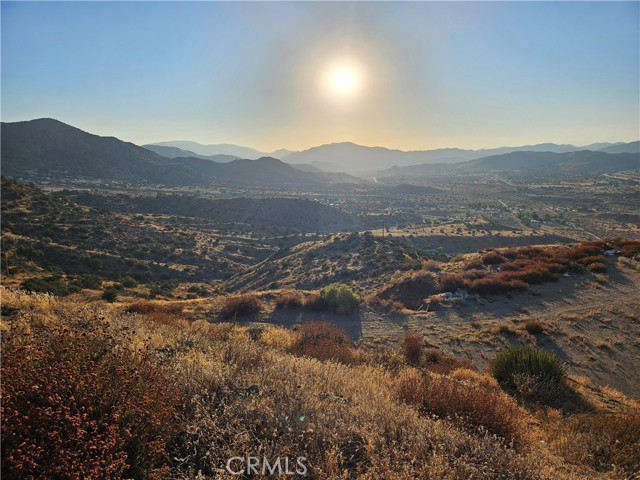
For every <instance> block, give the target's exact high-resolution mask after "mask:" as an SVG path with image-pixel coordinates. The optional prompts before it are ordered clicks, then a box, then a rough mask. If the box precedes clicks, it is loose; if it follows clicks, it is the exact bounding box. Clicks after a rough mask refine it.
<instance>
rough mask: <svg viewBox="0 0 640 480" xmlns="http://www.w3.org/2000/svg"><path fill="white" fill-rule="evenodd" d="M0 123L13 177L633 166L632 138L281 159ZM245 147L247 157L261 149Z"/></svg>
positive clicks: (294, 177) (276, 178)
mask: <svg viewBox="0 0 640 480" xmlns="http://www.w3.org/2000/svg"><path fill="white" fill-rule="evenodd" d="M1 128H2V173H3V174H4V175H7V176H11V177H16V178H20V177H27V178H29V177H47V176H50V177H56V176H63V177H67V178H78V177H87V178H95V179H117V180H127V181H138V182H145V183H151V184H165V185H197V186H206V185H211V184H212V183H215V182H218V181H225V182H234V183H239V184H266V185H291V186H295V185H323V184H324V185H328V184H356V183H361V182H363V180H362V179H360V178H356V177H355V176H353V175H351V174H350V173H353V174H356V173H357V174H360V175H369V176H376V177H389V176H413V175H432V174H437V173H448V174H456V173H460V174H481V173H487V172H496V171H498V172H525V173H536V174H540V173H542V174H599V173H605V172H616V171H622V170H632V169H637V168H640V153H639V152H640V142H631V143H616V144H593V145H590V146H589V149H580V148H578V147H574V146H572V145H556V144H539V145H528V146H521V147H501V148H497V149H491V150H462V149H457V148H446V149H438V150H426V151H410V152H404V151H401V150H392V149H388V148H383V147H365V146H361V145H356V144H354V143H348V142H347V143H334V144H329V145H322V146H319V147H314V148H311V149H309V150H305V151H302V152H293V153H289V154H287V155H286V156H284V157H283V159H284V161H283V160H280V159H277V158H273V157H266V156H260V157H258V158H257V159H246V158H238V157H237V156H236V155H234V154H232V153H228V152H229V151H234V152H235V153H241V152H239V151H238V150H237V149H231V150H227V153H220V150H216V149H215V148H213V147H220V146H219V145H209V146H205V147H211V148H210V149H209V150H206V151H205V150H201V149H200V148H199V147H198V144H196V143H195V142H173V143H180V145H181V146H176V145H158V144H153V145H147V148H143V147H140V146H137V145H134V144H133V143H128V142H123V141H121V140H119V139H117V138H114V137H101V136H98V135H93V134H90V133H87V132H84V131H82V130H80V129H78V128H75V127H72V126H70V125H67V124H64V123H62V122H60V121H58V120H54V119H46V118H45V119H38V120H31V121H25V122H14V123H2V124H1ZM168 143H172V142H168ZM194 146H195V147H198V148H195V149H194V148H193V147H194ZM223 146H225V147H237V146H233V145H223ZM182 147H184V148H182ZM187 147H190V148H192V149H190V150H185V148H187ZM238 148H241V149H242V148H245V147H238ZM194 150H198V151H194ZM250 150H251V152H253V154H255V153H256V152H257V153H261V152H258V151H257V150H255V149H250ZM216 151H217V152H218V153H215V152H216ZM203 152H205V153H203ZM212 152H214V153H212ZM206 153H211V155H207V154H206ZM280 153H284V152H283V151H280ZM394 165H395V166H394ZM326 170H328V171H326ZM329 171H331V172H345V171H346V172H347V173H329Z"/></svg>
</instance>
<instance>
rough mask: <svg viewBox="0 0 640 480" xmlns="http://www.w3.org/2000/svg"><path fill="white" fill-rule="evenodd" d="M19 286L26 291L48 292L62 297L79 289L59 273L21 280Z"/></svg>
mask: <svg viewBox="0 0 640 480" xmlns="http://www.w3.org/2000/svg"><path fill="white" fill-rule="evenodd" d="M20 288H22V289H23V290H26V291H28V292H36V293H50V294H52V295H56V296H58V297H64V296H67V295H69V294H71V293H75V292H77V291H79V290H80V288H79V287H78V286H76V285H69V284H68V283H67V282H66V281H65V280H64V279H63V278H62V277H61V276H60V275H52V276H50V277H44V278H30V279H28V280H25V281H24V282H22V283H21V284H20Z"/></svg>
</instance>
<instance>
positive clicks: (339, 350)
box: [289, 322, 356, 364]
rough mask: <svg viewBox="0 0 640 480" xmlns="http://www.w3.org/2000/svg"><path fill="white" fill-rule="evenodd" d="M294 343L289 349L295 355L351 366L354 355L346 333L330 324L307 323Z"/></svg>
mask: <svg viewBox="0 0 640 480" xmlns="http://www.w3.org/2000/svg"><path fill="white" fill-rule="evenodd" d="M297 334H298V337H297V339H296V342H295V343H294V344H293V346H292V347H291V348H290V350H289V351H290V352H291V353H293V354H295V355H301V356H307V357H313V358H317V359H319V360H336V361H338V362H341V363H345V364H351V363H354V362H355V360H356V354H355V351H354V348H353V346H352V343H351V340H350V339H349V335H347V332H346V331H345V330H344V329H342V328H340V327H338V326H337V325H335V324H333V323H330V322H308V323H305V324H304V325H302V327H300V329H299V330H298V332H297Z"/></svg>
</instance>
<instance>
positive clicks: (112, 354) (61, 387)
mask: <svg viewBox="0 0 640 480" xmlns="http://www.w3.org/2000/svg"><path fill="white" fill-rule="evenodd" d="M81 335H82V336H80V335H78V336H75V335H73V334H70V333H69V329H67V328H64V329H60V331H52V332H51V333H49V334H48V335H46V336H44V335H42V336H41V337H38V338H36V337H34V338H33V340H32V341H33V344H32V347H33V348H29V349H24V348H20V347H19V346H18V347H17V348H15V347H13V346H10V347H8V349H7V348H5V349H4V351H3V358H2V380H3V381H2V400H3V401H2V407H1V415H2V419H3V422H2V477H3V478H6V479H8V480H12V479H16V480H17V479H23V478H158V479H159V478H163V477H166V474H167V473H168V471H167V468H166V460H167V459H166V457H165V454H164V452H165V447H166V445H167V443H168V442H169V440H170V439H171V438H172V436H173V429H174V424H175V422H174V420H175V409H174V405H175V404H176V401H175V400H176V398H177V397H176V392H175V391H174V390H173V388H172V387H171V386H170V382H169V381H168V379H167V378H166V377H165V375H164V374H163V372H162V371H161V370H160V369H159V368H158V367H156V366H154V365H153V364H152V363H150V361H148V360H146V359H145V358H143V357H141V356H136V357H133V356H131V355H129V354H127V353H124V352H123V351H121V352H120V353H117V352H116V350H115V349H114V348H113V345H109V344H108V338H109V337H108V333H107V332H106V330H105V329H101V328H98V329H96V328H95V324H93V325H92V327H91V328H90V329H89V330H87V329H86V328H84V329H83V331H82V333H81Z"/></svg>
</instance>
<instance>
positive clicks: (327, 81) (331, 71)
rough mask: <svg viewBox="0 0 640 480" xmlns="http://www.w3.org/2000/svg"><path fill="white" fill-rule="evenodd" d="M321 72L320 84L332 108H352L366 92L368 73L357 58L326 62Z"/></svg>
mask: <svg viewBox="0 0 640 480" xmlns="http://www.w3.org/2000/svg"><path fill="white" fill-rule="evenodd" d="M319 73H320V75H319V76H318V80H319V86H320V87H321V90H322V93H323V96H324V98H325V99H326V100H328V103H327V104H328V105H330V106H332V108H333V107H336V108H340V109H343V108H347V107H349V108H351V107H353V106H355V105H356V104H357V103H358V100H359V99H360V98H361V97H362V96H363V94H364V93H365V90H366V86H367V85H366V84H367V82H366V78H367V75H366V72H365V69H364V68H363V66H362V64H361V63H360V62H358V61H356V60H353V59H347V60H338V61H334V62H332V63H329V64H326V65H325V66H324V69H323V70H322V71H320V72H319Z"/></svg>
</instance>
